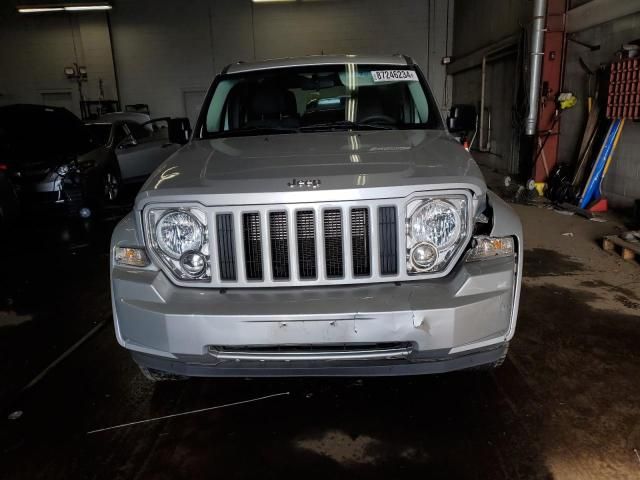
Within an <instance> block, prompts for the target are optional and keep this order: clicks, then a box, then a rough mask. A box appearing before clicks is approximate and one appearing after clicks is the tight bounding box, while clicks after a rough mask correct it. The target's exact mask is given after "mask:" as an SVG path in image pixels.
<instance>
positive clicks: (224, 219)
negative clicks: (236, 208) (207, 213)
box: [216, 213, 236, 281]
mask: <svg viewBox="0 0 640 480" xmlns="http://www.w3.org/2000/svg"><path fill="white" fill-rule="evenodd" d="M216 226H217V231H218V259H219V262H218V263H219V265H220V278H221V279H222V280H229V281H235V280H236V251H235V246H234V244H235V240H234V238H233V215H231V214H230V213H222V214H220V215H217V216H216Z"/></svg>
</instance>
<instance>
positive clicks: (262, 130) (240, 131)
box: [206, 127, 298, 138]
mask: <svg viewBox="0 0 640 480" xmlns="http://www.w3.org/2000/svg"><path fill="white" fill-rule="evenodd" d="M296 132H298V129H297V128H293V127H242V128H235V129H233V130H223V131H222V132H211V133H209V134H208V135H207V136H206V138H218V137H233V136H236V135H238V136H241V135H269V134H274V133H296Z"/></svg>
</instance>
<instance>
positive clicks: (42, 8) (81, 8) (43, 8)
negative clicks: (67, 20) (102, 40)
mask: <svg viewBox="0 0 640 480" xmlns="http://www.w3.org/2000/svg"><path fill="white" fill-rule="evenodd" d="M112 8H113V7H112V6H111V5H110V4H109V3H107V2H95V3H77V4H74V3H67V4H64V3H63V4H53V5H21V6H19V7H18V12H19V13H48V12H92V11H104V10H111V9H112Z"/></svg>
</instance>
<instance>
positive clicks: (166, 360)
mask: <svg viewBox="0 0 640 480" xmlns="http://www.w3.org/2000/svg"><path fill="white" fill-rule="evenodd" d="M519 279H520V275H519V272H518V267H517V263H516V259H514V258H502V259H494V260H488V261H482V262H474V263H463V262H461V263H460V264H459V265H458V266H456V268H455V269H454V270H453V271H452V272H451V274H450V275H448V276H447V277H444V278H440V279H432V280H427V281H412V282H404V283H397V284H396V283H381V284H369V285H350V286H344V285H342V286H334V287H313V288H301V287H298V288H268V289H264V288H263V289H231V290H227V291H221V290H213V289H200V288H185V287H178V286H175V285H174V284H172V283H171V281H170V280H169V279H168V278H167V277H166V276H165V275H164V273H162V272H160V271H157V270H140V269H128V268H122V267H115V268H113V269H112V295H113V307H114V320H115V328H116V335H117V338H118V341H119V343H120V344H121V345H122V346H124V347H125V348H127V349H129V350H131V351H133V352H134V358H135V360H136V361H137V362H138V363H140V364H142V365H144V366H147V367H150V368H155V369H159V370H164V371H169V372H172V373H176V374H182V375H193V376H229V375H231V376H258V375H268V376H290V375H292V376H293V375H401V374H414V373H416V374H417V373H437V372H445V371H449V370H457V369H462V368H470V367H474V366H478V365H482V364H490V363H493V362H495V361H497V360H498V359H499V358H500V357H501V356H502V354H503V353H504V348H505V347H506V344H507V342H508V341H509V340H510V338H511V337H512V336H513V331H514V328H515V321H516V310H517V303H518V302H517V300H518V296H519V288H518V287H519ZM392 342H393V343H394V344H396V345H402V349H400V350H397V349H396V350H393V349H392V351H390V352H389V354H388V355H385V354H380V350H379V349H375V352H374V350H373V349H370V347H369V346H371V345H389V344H390V343H392ZM360 345H362V346H363V348H362V349H360V350H361V351H362V352H364V353H363V354H361V355H360V356H359V357H353V347H354V346H355V347H358V346H360ZM302 346H310V347H311V346H313V347H315V348H318V347H323V346H327V347H329V346H330V347H331V349H332V350H331V351H330V352H329V353H328V354H327V352H323V353H322V354H320V355H319V354H317V353H316V354H314V353H313V352H316V350H310V352H311V353H310V354H305V353H304V349H302V353H301V354H299V352H300V351H301V347H302ZM337 346H345V348H346V347H349V348H348V349H347V350H345V353H344V354H342V353H339V352H338V353H336V347H337ZM288 348H292V349H294V348H295V351H294V352H293V353H287V352H288ZM360 350H359V351H360ZM224 352H232V353H227V354H223V353H224ZM260 352H263V353H260ZM283 352H284V356H281V357H279V356H278V354H279V353H280V354H282V353H283ZM331 352H334V353H331ZM367 352H369V353H370V354H367ZM298 354H299V356H297V357H296V355H298ZM292 355H293V356H292Z"/></svg>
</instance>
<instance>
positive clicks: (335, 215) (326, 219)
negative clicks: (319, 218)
mask: <svg viewBox="0 0 640 480" xmlns="http://www.w3.org/2000/svg"><path fill="white" fill-rule="evenodd" d="M323 227H324V258H325V262H326V268H327V277H328V278H341V277H342V276H344V260H343V257H342V212H341V211H340V210H338V209H331V210H325V211H324V215H323Z"/></svg>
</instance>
